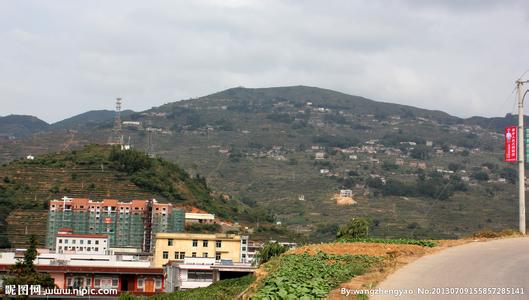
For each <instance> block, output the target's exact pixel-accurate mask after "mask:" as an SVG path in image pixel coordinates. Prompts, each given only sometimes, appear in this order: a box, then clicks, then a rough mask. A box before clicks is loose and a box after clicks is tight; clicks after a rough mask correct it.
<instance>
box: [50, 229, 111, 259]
mask: <svg viewBox="0 0 529 300" xmlns="http://www.w3.org/2000/svg"><path fill="white" fill-rule="evenodd" d="M109 243H110V242H109V239H108V235H104V234H73V231H72V229H69V228H63V229H60V230H59V233H58V234H57V236H56V238H55V251H56V252H57V253H83V254H107V253H108V247H109V246H108V245H109Z"/></svg>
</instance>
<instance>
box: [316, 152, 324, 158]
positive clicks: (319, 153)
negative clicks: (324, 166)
mask: <svg viewBox="0 0 529 300" xmlns="http://www.w3.org/2000/svg"><path fill="white" fill-rule="evenodd" d="M315 159H316V160H322V159H325V152H317V153H316V154H315Z"/></svg>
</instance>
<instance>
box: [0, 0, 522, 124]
mask: <svg viewBox="0 0 529 300" xmlns="http://www.w3.org/2000/svg"><path fill="white" fill-rule="evenodd" d="M0 41H1V43H0V101H1V106H0V115H7V114H31V115H35V116H38V117H40V118H42V119H43V120H45V121H47V122H55V121H58V120H61V119H64V118H66V117H69V116H72V115H74V114H78V113H81V112H84V111H87V110H92V109H112V108H113V105H114V103H113V102H114V98H115V97H117V96H120V97H122V98H123V99H124V109H134V110H143V109H147V108H150V107H152V106H158V105H161V104H163V103H166V102H172V101H177V100H181V99H186V98H190V97H198V96H203V95H207V94H210V93H213V92H217V91H220V90H224V89H227V88H231V87H235V86H245V87H270V86H286V85H310V86H318V87H323V88H329V89H335V90H338V91H341V92H345V93H349V94H353V95H359V96H364V97H368V98H371V99H374V100H380V101H387V102H395V103H402V104H408V105H414V106H419V107H424V108H428V109H439V110H444V111H446V112H449V113H451V114H454V115H457V116H462V117H468V116H472V115H484V116H502V115H504V114H505V113H507V112H512V111H513V103H514V97H510V98H508V99H507V96H509V94H510V93H511V91H512V89H513V87H514V81H515V80H516V79H517V78H518V77H519V76H520V75H522V73H523V72H524V71H526V70H527V69H529V1H523V0H522V1H485V0H481V1H480V0H477V1H462V0H459V1H441V0H439V1H419V0H417V1H404V0H403V1H390V0H387V1H373V0H368V1H348V0H344V1H306V0H298V1H274V0H262V1H250V0H245V1H230V0H218V1H196V0H193V1H173V0H167V1H152V0H149V1H131V0H127V1H108V0H105V1H92V0H91V1H73V0H64V1H24V0H17V1H10V0H0ZM526 77H527V78H528V79H529V75H526ZM506 99H507V101H506ZM526 113H527V112H526Z"/></svg>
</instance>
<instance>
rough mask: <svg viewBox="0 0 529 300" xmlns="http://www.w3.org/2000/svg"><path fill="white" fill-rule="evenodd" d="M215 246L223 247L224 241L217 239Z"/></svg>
mask: <svg viewBox="0 0 529 300" xmlns="http://www.w3.org/2000/svg"><path fill="white" fill-rule="evenodd" d="M215 247H217V248H221V247H222V241H221V240H217V241H216V242H215Z"/></svg>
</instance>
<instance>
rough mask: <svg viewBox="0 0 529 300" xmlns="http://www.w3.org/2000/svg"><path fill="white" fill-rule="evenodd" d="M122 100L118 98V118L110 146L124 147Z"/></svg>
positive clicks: (115, 121) (110, 139)
mask: <svg viewBox="0 0 529 300" xmlns="http://www.w3.org/2000/svg"><path fill="white" fill-rule="evenodd" d="M121 103H122V101H121V98H116V116H115V118H114V128H112V133H111V135H110V138H109V139H108V143H109V144H110V145H120V146H122V147H123V132H122V130H121Z"/></svg>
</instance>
